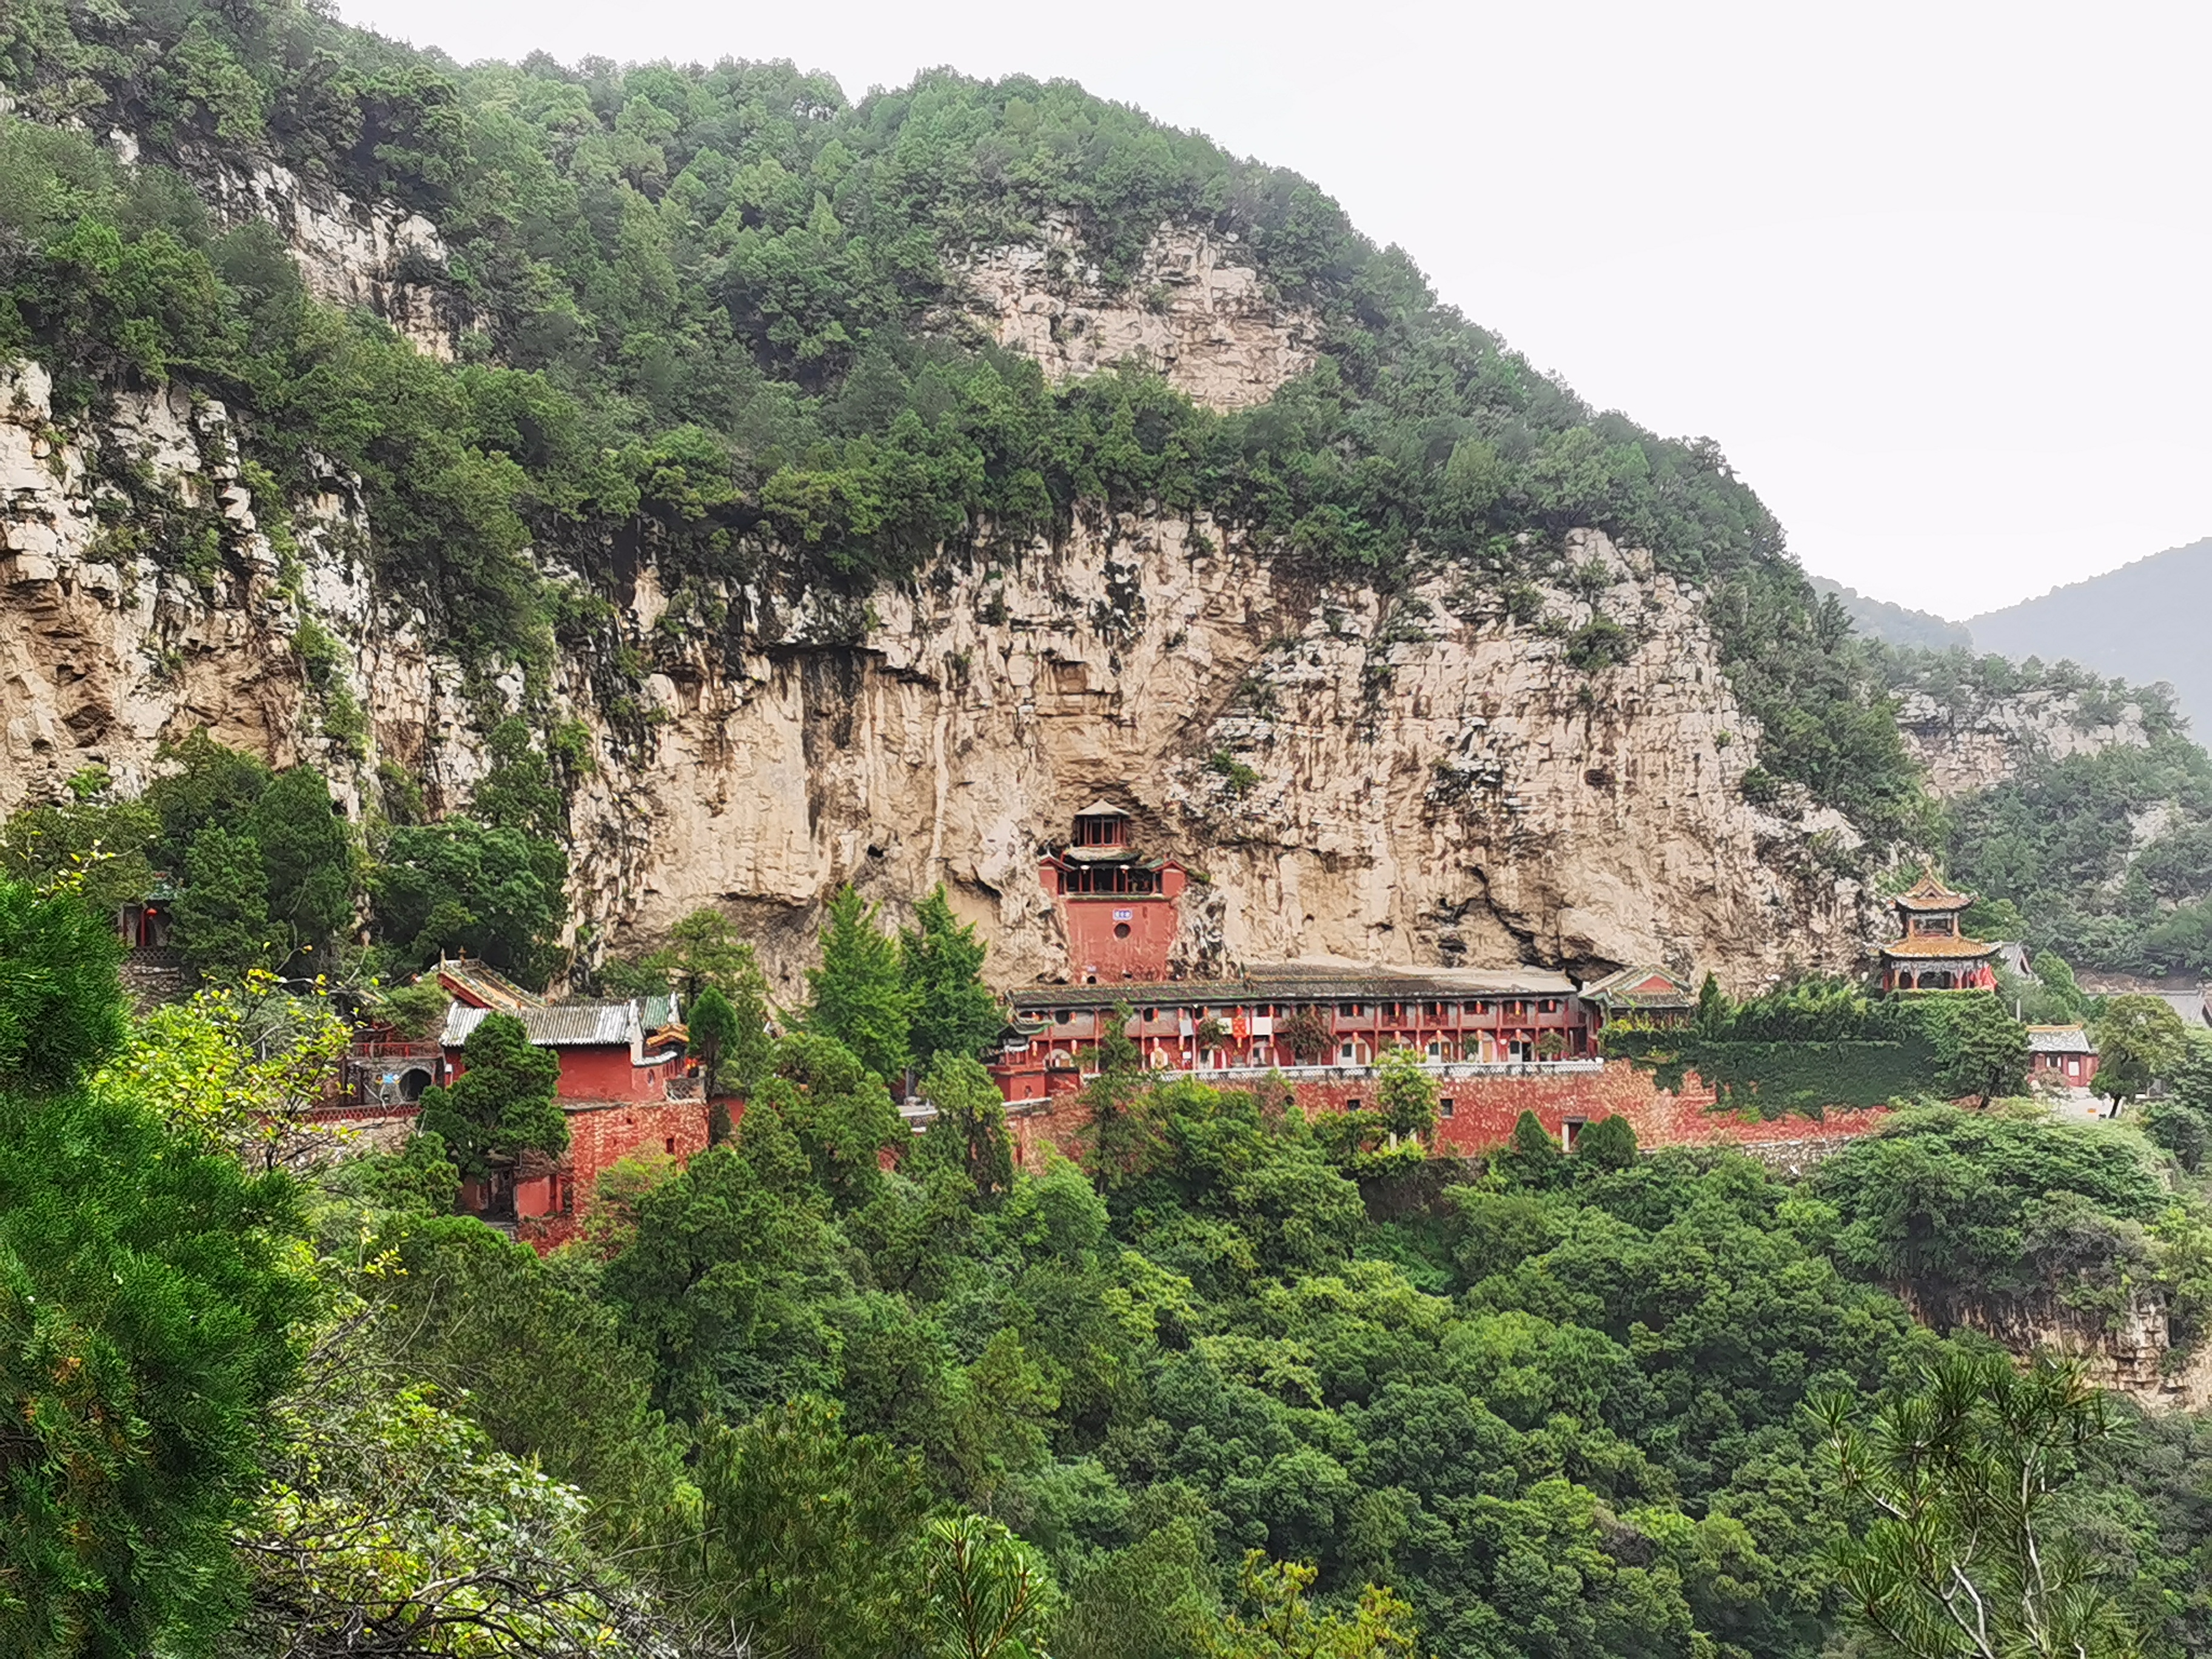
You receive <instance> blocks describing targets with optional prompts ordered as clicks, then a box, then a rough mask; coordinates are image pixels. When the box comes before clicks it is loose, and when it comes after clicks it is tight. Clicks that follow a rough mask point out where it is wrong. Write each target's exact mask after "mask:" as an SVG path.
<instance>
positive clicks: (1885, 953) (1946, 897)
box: [1881, 869, 1997, 991]
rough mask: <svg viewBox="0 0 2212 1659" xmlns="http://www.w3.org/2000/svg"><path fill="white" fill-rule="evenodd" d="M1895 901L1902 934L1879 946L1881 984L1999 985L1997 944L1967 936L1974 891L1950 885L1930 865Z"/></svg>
mask: <svg viewBox="0 0 2212 1659" xmlns="http://www.w3.org/2000/svg"><path fill="white" fill-rule="evenodd" d="M1891 902H1892V903H1893V906H1894V907H1895V908H1896V911H1897V930H1898V933H1899V935H1900V937H1899V939H1897V940H1896V942H1895V943H1893V944H1890V945H1883V946H1882V948H1881V988H1882V989H1883V990H1885V991H1972V990H1990V989H1994V988H1995V987H1996V982H1997V978H1996V966H1995V959H1996V951H1997V947H1996V945H1985V944H1984V943H1983V942H1982V941H1981V940H1980V939H1969V938H1967V937H1966V925H1965V916H1966V912H1967V910H1968V909H1970V908H1972V905H1973V903H1974V895H1973V894H1972V893H1960V892H1957V891H1954V890H1952V889H1951V888H1948V887H1946V886H1945V885H1944V884H1942V881H1940V880H1939V879H1937V878H1936V872H1935V871H1934V870H1933V869H1929V870H1926V871H1923V872H1922V874H1921V877H1920V879H1919V880H1918V881H1916V882H1914V883H1913V884H1912V885H1911V886H1910V887H1908V888H1907V889H1905V891H1903V892H1902V893H1899V895H1898V896H1897V897H1896V898H1895V899H1893V901H1891Z"/></svg>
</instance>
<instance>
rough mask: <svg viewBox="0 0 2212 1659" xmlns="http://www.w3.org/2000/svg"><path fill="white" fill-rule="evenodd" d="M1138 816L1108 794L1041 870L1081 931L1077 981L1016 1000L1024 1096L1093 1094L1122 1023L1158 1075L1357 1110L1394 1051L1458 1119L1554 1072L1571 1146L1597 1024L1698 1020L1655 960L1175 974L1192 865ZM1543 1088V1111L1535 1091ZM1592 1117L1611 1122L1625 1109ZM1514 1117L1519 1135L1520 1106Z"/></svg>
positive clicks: (1007, 1077) (999, 1069) (1593, 1059)
mask: <svg viewBox="0 0 2212 1659" xmlns="http://www.w3.org/2000/svg"><path fill="white" fill-rule="evenodd" d="M1131 823H1132V820H1131V817H1130V815H1129V814H1128V813H1127V812H1126V811H1123V810H1122V809H1121V808H1120V807H1118V806H1116V805H1114V804H1113V803H1112V802H1111V801H1108V800H1100V801H1097V802H1094V803H1093V804H1092V805H1089V806H1087V807H1085V808H1084V809H1083V810H1082V811H1080V812H1079V813H1077V814H1076V815H1075V821H1074V828H1073V836H1072V837H1071V839H1070V840H1069V842H1067V843H1066V845H1065V846H1064V847H1061V848H1058V849H1056V850H1054V852H1052V853H1050V854H1047V855H1046V856H1045V857H1044V858H1043V859H1042V860H1041V862H1040V865H1039V873H1040V875H1041V877H1042V880H1043V883H1044V887H1045V891H1046V892H1047V893H1048V895H1050V896H1051V897H1052V899H1053V900H1054V905H1055V908H1057V910H1058V912H1059V915H1060V921H1061V926H1062V928H1063V930H1064V932H1065V934H1066V939H1067V946H1068V968H1067V978H1066V981H1064V982H1061V983H1056V984H1047V985H1035V986H1025V987H1022V988H1021V989H1019V990H1018V991H1016V992H1014V993H1013V994H1012V997H1011V998H1010V1002H1011V1004H1012V1009H1011V1017H1010V1020H1009V1024H1008V1027H1007V1031H1006V1038H1005V1042H1004V1047H1003V1049H1002V1052H1001V1053H1000V1055H999V1056H998V1058H997V1060H996V1061H995V1063H994V1065H993V1066H992V1071H993V1073H994V1076H995V1077H996V1078H997V1079H998V1081H999V1085H1000V1089H1001V1090H1002V1091H1004V1093H1005V1094H1006V1098H1007V1100H1008V1101H1009V1102H1012V1103H1046V1102H1048V1101H1050V1100H1052V1099H1053V1098H1054V1097H1059V1096H1063V1095H1066V1094H1071V1093H1073V1092H1074V1091H1077V1090H1079V1089H1080V1088H1081V1087H1082V1085H1083V1083H1084V1081H1085V1078H1086V1077H1087V1076H1089V1075H1091V1074H1095V1073H1096V1072H1097V1069H1098V1066H1099V1063H1100V1062H1099V1059H1098V1049H1099V1045H1100V1043H1101V1042H1102V1041H1103V1040H1104V1039H1105V1038H1107V1037H1108V1036H1109V1035H1110V1034H1111V1033H1113V1032H1114V1031H1115V1030H1117V1029H1118V1030H1119V1031H1120V1033H1121V1036H1124V1037H1126V1038H1127V1040H1128V1041H1129V1042H1132V1043H1133V1044H1134V1045H1135V1048H1136V1050H1137V1054H1138V1058H1139V1063H1140V1064H1141V1065H1142V1066H1145V1067H1146V1068H1147V1069H1149V1070H1151V1071H1152V1072H1154V1073H1163V1074H1167V1073H1188V1074H1190V1075H1193V1076H1195V1077H1199V1078H1201V1079H1204V1080H1206V1081H1207V1082H1211V1083H1216V1084H1221V1085H1238V1084H1249V1083H1252V1082H1256V1081H1258V1080H1261V1079H1279V1080H1280V1081H1281V1082H1282V1083H1284V1084H1286V1085H1288V1086H1289V1087H1290V1088H1291V1091H1292V1094H1293V1095H1294V1097H1296V1098H1297V1100H1298V1101H1299V1103H1300V1104H1302V1105H1303V1106H1305V1107H1306V1108H1308V1109H1345V1108H1357V1107H1358V1106H1359V1105H1360V1104H1361V1103H1362V1102H1363V1100H1364V1099H1365V1098H1366V1097H1367V1095H1368V1092H1369V1091H1371V1090H1372V1089H1373V1087H1374V1086H1375V1077H1376V1073H1375V1068H1376V1066H1377V1065H1378V1064H1379V1062H1380V1061H1381V1059H1382V1057H1383V1055H1384V1054H1386V1053H1388V1052H1389V1051H1390V1050H1391V1049H1394V1048H1408V1049H1411V1050H1412V1051H1413V1053H1414V1054H1418V1055H1419V1056H1420V1058H1421V1059H1422V1060H1423V1061H1424V1062H1425V1064H1426V1065H1427V1066H1429V1067H1430V1068H1431V1072H1432V1074H1433V1075H1434V1076H1435V1078H1436V1079H1437V1084H1438V1088H1439V1111H1440V1112H1441V1113H1442V1114H1443V1115H1445V1116H1447V1117H1449V1116H1450V1115H1452V1114H1453V1113H1454V1112H1455V1109H1456V1108H1457V1106H1458V1103H1459V1102H1460V1100H1461V1098H1462V1096H1464V1097H1466V1098H1467V1099H1468V1102H1469V1103H1470V1104H1472V1103H1473V1102H1474V1098H1475V1097H1476V1096H1477V1094H1478V1093H1480V1099H1481V1101H1482V1106H1481V1109H1480V1112H1479V1113H1478V1114H1477V1115H1478V1116H1479V1117H1480V1121H1481V1122H1482V1123H1483V1124H1486V1125H1487V1124H1488V1123H1489V1122H1490V1120H1491V1118H1492V1117H1493V1116H1495V1115H1496V1113H1497V1112H1498V1110H1500V1109H1502V1104H1501V1103H1504V1102H1505V1101H1506V1100H1508V1099H1509V1098H1510V1087H1509V1088H1508V1089H1507V1091H1506V1093H1504V1094H1500V1092H1499V1091H1498V1085H1500V1084H1501V1083H1505V1082H1507V1081H1508V1080H1510V1079H1522V1080H1523V1081H1524V1083H1526V1084H1530V1085H1533V1083H1534V1081H1535V1080H1536V1079H1549V1083H1548V1085H1547V1087H1546V1089H1545V1090H1544V1091H1541V1092H1542V1097H1543V1101H1544V1102H1545V1103H1546V1109H1547V1111H1552V1112H1553V1113H1554V1114H1555V1115H1559V1132H1560V1133H1561V1134H1562V1136H1563V1138H1565V1139H1571V1138H1572V1131H1573V1129H1574V1127H1577V1126H1578V1125H1579V1124H1580V1123H1581V1122H1583V1121H1586V1119H1585V1118H1584V1117H1579V1116H1575V1115H1572V1114H1573V1113H1574V1111H1575V1110H1576V1108H1575V1104H1574V1097H1575V1096H1576V1093H1577V1091H1583V1092H1585V1093H1587V1092H1589V1091H1590V1090H1591V1088H1592V1086H1593V1085H1594V1084H1595V1079H1598V1078H1599V1076H1600V1074H1601V1073H1603V1072H1604V1070H1605V1066H1604V1062H1603V1061H1602V1060H1601V1058H1600V1057H1599V1055H1598V1034H1599V1032H1600V1031H1601V1029H1602V1028H1603V1026H1604V1024H1605V1023H1606V1021H1607V1019H1608V1018H1617V1017H1620V1016H1623V1015H1628V1014H1633V1015H1635V1016H1636V1017H1638V1018H1644V1019H1652V1018H1660V1019H1665V1018H1684V1017H1686V1016H1687V1014H1688V1013H1689V1012H1690V1011H1691V1009H1692V1006H1693V999H1692V996H1691V994H1690V993H1689V989H1688V987H1687V986H1686V984H1685V983H1684V981H1681V980H1680V979H1679V978H1677V977H1675V976H1674V975H1671V974H1668V973H1667V972H1665V971H1664V970H1662V969H1655V968H1638V969H1624V970H1622V971H1621V972H1619V973H1616V974H1613V975H1608V976H1607V977H1606V978H1605V979H1603V980H1601V981H1597V982H1595V984H1593V985H1591V986H1589V987H1579V986H1577V984H1576V982H1575V981H1573V980H1572V979H1571V978H1569V977H1568V976H1567V975H1565V974H1561V973H1558V972H1555V971H1553V970H1552V969H1544V968H1531V967H1513V968H1502V969H1486V968H1448V967H1427V966H1403V967H1400V966H1363V965H1358V964H1353V963H1301V962H1281V963H1252V964H1250V965H1249V966H1248V967H1247V968H1246V969H1244V971H1243V975H1241V976H1240V977H1237V978H1235V979H1223V980H1196V979H1182V978H1176V977H1175V976H1174V963H1175V956H1174V945H1175V943H1176V935H1177V933H1178V931H1179V927H1180V921H1181V916H1180V909H1181V906H1180V903H1179V902H1178V901H1179V899H1180V898H1181V896H1182V894H1183V892H1184V891H1185V882H1186V875H1185V872H1184V870H1183V867H1182V866H1181V865H1180V864H1178V863H1177V862H1176V860H1173V859H1170V858H1149V857H1146V856H1145V855H1144V854H1142V853H1140V852H1139V849H1138V848H1136V847H1135V846H1134V845H1133V841H1132V837H1131V835H1130V829H1131ZM1576 1079H1582V1080H1581V1081H1576ZM1478 1083H1480V1085H1482V1087H1481V1088H1480V1091H1478V1090H1477V1089H1476V1088H1475V1087H1474V1085H1476V1084H1478ZM1606 1087H1607V1088H1612V1087H1613V1085H1610V1084H1608V1085H1606ZM1599 1092H1600V1093H1602V1092H1603V1091H1602V1090H1600V1091H1599ZM1613 1092H1615V1093H1618V1092H1619V1090H1618V1089H1614V1090H1613ZM1631 1092H1633V1091H1631ZM1646 1092H1648V1091H1646ZM1528 1098H1529V1101H1530V1103H1531V1104H1532V1105H1534V1104H1535V1103H1537V1096H1536V1095H1535V1094H1534V1093H1531V1094H1530V1095H1529V1097H1528ZM1593 1098H1595V1095H1593ZM1609 1109H1611V1108H1608V1107H1605V1106H1602V1105H1600V1106H1595V1107H1592V1108H1591V1110H1592V1111H1594V1112H1595V1115H1599V1116H1602V1115H1607V1111H1608V1110H1609ZM1504 1121H1505V1124H1506V1127H1507V1128H1508V1129H1510V1125H1511V1115H1510V1114H1509V1115H1508V1116H1507V1117H1506V1118H1505V1120H1504ZM1461 1127H1463V1128H1466V1129H1468V1131H1469V1132H1470V1133H1472V1134H1478V1135H1479V1134H1480V1133H1488V1131H1487V1129H1483V1130H1480V1131H1478V1130H1476V1128H1475V1126H1474V1125H1473V1124H1468V1125H1462V1126H1461ZM1462 1138H1465V1137H1462Z"/></svg>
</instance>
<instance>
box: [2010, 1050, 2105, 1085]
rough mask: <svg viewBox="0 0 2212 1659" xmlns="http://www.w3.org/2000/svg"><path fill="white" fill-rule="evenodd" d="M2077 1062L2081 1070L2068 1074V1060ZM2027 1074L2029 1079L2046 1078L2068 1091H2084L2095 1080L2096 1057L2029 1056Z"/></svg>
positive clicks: (2070, 1055)
mask: <svg viewBox="0 0 2212 1659" xmlns="http://www.w3.org/2000/svg"><path fill="white" fill-rule="evenodd" d="M2068 1060H2078V1061H2079V1062H2080V1063H2081V1069H2080V1070H2079V1071H2075V1072H2069V1071H2068V1070H2067V1069H2066V1062H2067V1061H2068ZM2027 1067H2028V1069H2027V1074H2028V1076H2029V1077H2030V1078H2031V1079H2033V1078H2046V1079H2055V1080H2056V1081H2057V1082H2059V1083H2063V1084H2064V1085H2066V1086H2067V1087H2068V1088H2069V1089H2086V1088H2087V1087H2088V1086H2089V1085H2090V1084H2091V1083H2093V1082H2094V1081H2095V1080H2096V1076H2097V1056H2096V1055H2094V1054H2030V1055H2029V1056H2028V1057H2027Z"/></svg>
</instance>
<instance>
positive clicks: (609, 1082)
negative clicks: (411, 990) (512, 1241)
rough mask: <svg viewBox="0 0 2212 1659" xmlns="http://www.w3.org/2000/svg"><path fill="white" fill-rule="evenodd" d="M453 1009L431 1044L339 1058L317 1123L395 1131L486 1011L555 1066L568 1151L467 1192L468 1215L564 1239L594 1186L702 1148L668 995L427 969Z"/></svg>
mask: <svg viewBox="0 0 2212 1659" xmlns="http://www.w3.org/2000/svg"><path fill="white" fill-rule="evenodd" d="M430 972H431V975H432V976H433V977H434V978H435V981H436V983H437V984H438V986H439V987H440V988H441V989H442V990H443V991H444V992H445V993H446V994H447V996H448V997H450V998H451V999H452V1002H451V1004H450V1005H449V1006H447V1009H446V1012H445V1013H444V1015H443V1017H442V1018H441V1021H440V1023H439V1025H438V1027H437V1028H436V1029H435V1030H434V1031H433V1032H432V1033H431V1035H430V1036H428V1037H427V1038H425V1039H423V1040H422V1041H419V1042H410V1041H407V1040H404V1039H403V1038H400V1037H398V1036H397V1035H396V1034H393V1033H391V1032H384V1033H380V1034H378V1035H377V1036H373V1037H371V1038H369V1039H367V1040H364V1041H362V1042H356V1044H355V1045H354V1047H353V1048H352V1049H351V1050H350V1051H349V1054H348V1055H347V1058H346V1068H345V1085H346V1086H345V1091H344V1101H345V1103H344V1104H343V1105H341V1106H338V1107H336V1108H334V1109H332V1110H331V1112H330V1113H328V1114H326V1115H331V1116H337V1117H344V1118H349V1119H353V1120H356V1121H383V1122H387V1123H389V1122H405V1121H409V1120H411V1119H412V1118H414V1117H415V1116H416V1115H418V1114H419V1113H420V1112H421V1110H422V1091H423V1090H424V1089H426V1088H428V1086H429V1085H432V1084H434V1083H450V1082H451V1081H452V1080H453V1079H455V1078H456V1077H459V1075H460V1074H461V1073H463V1072H465V1070H466V1069H467V1055H466V1052H465V1048H466V1044H467V1042H468V1039H469V1036H470V1034H471V1032H473V1031H475V1030H476V1029H477V1027H478V1026H480V1025H481V1024H483V1022H484V1021H485V1020H486V1019H487V1018H489V1017H490V1016H491V1015H493V1014H495V1013H500V1014H510V1015H512V1016H513V1018H516V1019H517V1020H519V1021H520V1022H521V1024H522V1029H523V1032H524V1034H525V1035H526V1036H527V1037H528V1038H529V1039H530V1041H531V1042H532V1044H534V1045H536V1046H537V1047H538V1048H545V1049H548V1050H550V1051H551V1053H552V1054H553V1055H554V1057H555V1058H556V1060H558V1061H559V1062H560V1068H561V1069H560V1075H559V1078H558V1079H557V1081H556V1084H555V1085H554V1097H555V1098H556V1100H558V1101H559V1102H560V1103H561V1109H562V1113H563V1114H564V1115H566V1117H567V1119H568V1152H566V1153H564V1154H563V1155H562V1157H561V1158H558V1159H550V1158H541V1157H538V1156H535V1155H532V1156H528V1157H526V1158H523V1159H522V1160H521V1161H520V1163H519V1164H517V1165H516V1166H515V1167H514V1168H513V1169H512V1170H500V1171H498V1172H496V1174H495V1176H494V1178H493V1179H492V1180H491V1181H490V1182H486V1183H484V1184H483V1186H481V1187H480V1188H471V1189H467V1190H465V1191H464V1193H463V1194H462V1197H463V1200H464V1203H465V1205H466V1206H467V1207H469V1208H470V1209H471V1210H473V1211H475V1212H477V1213H479V1214H481V1215H483V1216H484V1217H486V1218H495V1219H505V1218H509V1217H511V1218H513V1222H514V1224H515V1227H516V1230H517V1232H518V1234H519V1235H521V1236H526V1237H530V1238H531V1239H532V1241H533V1242H534V1243H539V1244H540V1245H544V1244H550V1243H558V1242H560V1241H561V1240H562V1239H563V1238H565V1237H569V1236H570V1235H571V1234H573V1233H574V1231H575V1230H576V1228H577V1227H578V1225H580V1222H581V1220H582V1218H583V1217H584V1216H585V1215H586V1214H587V1213H588V1212H589V1211H590V1208H591V1205H592V1198H593V1195H594V1194H596V1192H597V1190H598V1187H599V1177H600V1176H602V1175H604V1174H605V1172H606V1171H607V1170H609V1169H611V1167H613V1165H615V1164H617V1163H619V1162H620V1161H621V1160H623V1159H624V1158H639V1157H652V1156H654V1155H659V1156H662V1157H671V1158H678V1159H686V1158H690V1157H691V1156H692V1155H694V1154H695V1153H696V1152H700V1151H702V1150H703V1149H704V1148H705V1146H706V1145H707V1121H708V1102H707V1099H706V1096H705V1092H704V1091H703V1090H702V1088H701V1086H700V1083H699V1079H697V1077H696V1076H695V1075H693V1074H692V1073H691V1071H690V1068H689V1067H688V1066H687V1064H686V1058H685V1033H684V1028H683V1026H681V1025H680V1024H677V1023H676V1014H677V1012H678V1009H677V1006H676V1000H675V998H674V997H673V996H672V995H668V996H655V997H645V998H639V999H634V1000H629V1001H626V1002H550V1001H548V1000H546V999H545V998H544V997H542V996H540V995H538V994H537V993H536V992H534V991H528V990H525V989H524V988H523V987H520V986H519V985H517V984H515V983H514V982H513V981H512V980H509V979H507V978H506V977H505V976H504V975H501V974H499V973H497V972H495V970H493V969H490V968H489V967H487V966H485V964H483V963H480V962H475V961H471V960H467V959H465V958H464V959H460V960H447V961H441V962H440V963H439V964H438V965H437V967H436V968H435V969H431V970H430Z"/></svg>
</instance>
